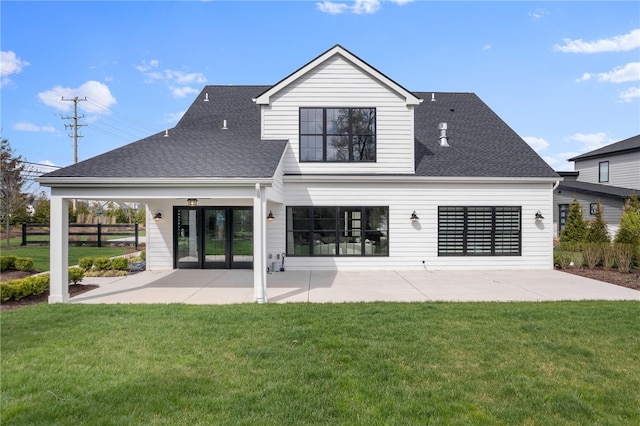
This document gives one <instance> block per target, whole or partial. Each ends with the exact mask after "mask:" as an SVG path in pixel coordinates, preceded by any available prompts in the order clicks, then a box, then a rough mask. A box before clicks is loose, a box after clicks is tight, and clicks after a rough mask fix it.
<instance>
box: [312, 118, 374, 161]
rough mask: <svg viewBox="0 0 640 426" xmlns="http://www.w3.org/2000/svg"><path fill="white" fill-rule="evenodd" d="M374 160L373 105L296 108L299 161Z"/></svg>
mask: <svg viewBox="0 0 640 426" xmlns="http://www.w3.org/2000/svg"><path fill="white" fill-rule="evenodd" d="M375 160H376V109H375V108H300V161H375Z"/></svg>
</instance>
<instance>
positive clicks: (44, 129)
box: [13, 121, 56, 133]
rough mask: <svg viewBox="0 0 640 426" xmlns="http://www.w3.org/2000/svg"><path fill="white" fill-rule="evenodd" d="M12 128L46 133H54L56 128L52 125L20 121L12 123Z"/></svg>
mask: <svg viewBox="0 0 640 426" xmlns="http://www.w3.org/2000/svg"><path fill="white" fill-rule="evenodd" d="M13 129H14V130H19V131H23V132H47V133H55V131H56V128H55V127H53V126H38V125H36V124H33V123H27V122H24V121H22V122H20V123H16V124H14V125H13Z"/></svg>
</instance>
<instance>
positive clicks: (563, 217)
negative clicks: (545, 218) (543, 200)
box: [558, 204, 569, 232]
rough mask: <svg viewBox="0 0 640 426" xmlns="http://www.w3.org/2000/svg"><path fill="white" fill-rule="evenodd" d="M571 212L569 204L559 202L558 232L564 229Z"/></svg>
mask: <svg viewBox="0 0 640 426" xmlns="http://www.w3.org/2000/svg"><path fill="white" fill-rule="evenodd" d="M568 214H569V204H558V232H561V231H562V230H563V229H564V225H565V224H566V223H567V215H568Z"/></svg>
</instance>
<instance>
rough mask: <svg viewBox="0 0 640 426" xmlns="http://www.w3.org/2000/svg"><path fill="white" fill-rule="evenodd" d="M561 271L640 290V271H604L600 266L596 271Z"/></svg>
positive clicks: (569, 269)
mask: <svg viewBox="0 0 640 426" xmlns="http://www.w3.org/2000/svg"><path fill="white" fill-rule="evenodd" d="M560 270H561V271H562V272H567V273H569V274H574V275H580V276H581V277H586V278H591V279H594V280H598V281H604V282H607V283H611V284H615V285H619V286H622V287H627V288H630V289H633V290H640V270H631V272H620V271H618V270H617V269H604V268H602V267H600V266H598V267H596V268H594V269H589V268H580V269H576V268H567V269H560Z"/></svg>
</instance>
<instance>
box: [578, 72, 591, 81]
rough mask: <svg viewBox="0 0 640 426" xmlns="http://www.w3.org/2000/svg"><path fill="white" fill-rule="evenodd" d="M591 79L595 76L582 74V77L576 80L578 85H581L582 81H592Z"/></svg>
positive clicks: (586, 73)
mask: <svg viewBox="0 0 640 426" xmlns="http://www.w3.org/2000/svg"><path fill="white" fill-rule="evenodd" d="M591 77H593V74H591V73H590V72H585V73H582V76H581V77H580V78H578V79H576V83H580V82H581V81H587V80H591Z"/></svg>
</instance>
